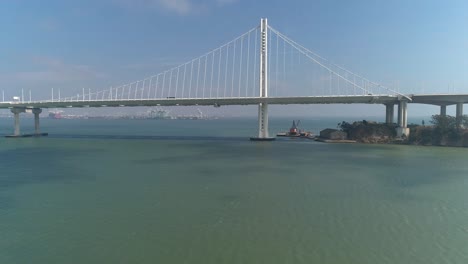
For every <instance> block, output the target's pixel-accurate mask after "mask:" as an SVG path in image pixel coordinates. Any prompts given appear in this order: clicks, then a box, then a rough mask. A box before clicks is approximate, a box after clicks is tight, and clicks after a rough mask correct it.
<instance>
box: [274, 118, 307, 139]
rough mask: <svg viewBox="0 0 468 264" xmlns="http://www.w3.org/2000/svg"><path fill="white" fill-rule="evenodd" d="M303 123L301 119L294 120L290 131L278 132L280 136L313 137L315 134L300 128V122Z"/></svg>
mask: <svg viewBox="0 0 468 264" xmlns="http://www.w3.org/2000/svg"><path fill="white" fill-rule="evenodd" d="M300 123H301V121H300V120H297V121H295V120H293V123H292V126H291V128H290V129H289V131H288V132H282V133H278V134H276V136H278V137H304V138H312V137H313V134H312V133H311V132H308V131H302V130H301V129H299V124H300Z"/></svg>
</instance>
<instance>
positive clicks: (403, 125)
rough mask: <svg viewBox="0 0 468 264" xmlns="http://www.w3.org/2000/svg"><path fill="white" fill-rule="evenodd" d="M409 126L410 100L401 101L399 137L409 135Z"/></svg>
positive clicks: (399, 107) (399, 108)
mask: <svg viewBox="0 0 468 264" xmlns="http://www.w3.org/2000/svg"><path fill="white" fill-rule="evenodd" d="M407 126H408V102H407V101H404V100H402V101H400V102H399V104H398V127H397V137H400V138H401V137H403V135H404V136H405V137H408V136H409V132H410V131H409V128H408V127H407Z"/></svg>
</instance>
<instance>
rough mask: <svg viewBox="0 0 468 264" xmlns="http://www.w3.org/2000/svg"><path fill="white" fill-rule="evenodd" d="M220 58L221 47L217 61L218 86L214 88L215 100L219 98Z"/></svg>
mask: <svg viewBox="0 0 468 264" xmlns="http://www.w3.org/2000/svg"><path fill="white" fill-rule="evenodd" d="M221 57H222V47H221V48H220V49H219V61H218V85H217V86H216V98H218V97H219V81H220V79H221Z"/></svg>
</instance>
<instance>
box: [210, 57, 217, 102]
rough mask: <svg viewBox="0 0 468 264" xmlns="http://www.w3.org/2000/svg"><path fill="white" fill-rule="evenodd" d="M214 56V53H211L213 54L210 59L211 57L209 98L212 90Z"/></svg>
mask: <svg viewBox="0 0 468 264" xmlns="http://www.w3.org/2000/svg"><path fill="white" fill-rule="evenodd" d="M215 54H216V51H213V53H212V54H211V55H212V57H211V82H210V83H211V84H210V97H209V98H211V91H212V90H213V73H214V61H215Z"/></svg>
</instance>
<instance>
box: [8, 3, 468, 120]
mask: <svg viewBox="0 0 468 264" xmlns="http://www.w3.org/2000/svg"><path fill="white" fill-rule="evenodd" d="M261 17H268V19H269V23H270V25H271V26H273V27H275V28H276V29H278V30H280V31H281V32H283V33H285V34H287V35H288V36H290V37H291V38H292V39H294V40H296V41H298V42H300V43H301V44H303V45H304V46H306V47H308V48H310V49H311V50H313V51H315V52H317V53H319V54H321V55H322V56H324V57H326V58H328V59H330V60H331V61H333V62H335V63H337V64H340V65H345V66H346V67H347V68H348V69H351V70H353V71H355V72H357V73H360V74H362V75H364V76H366V77H367V78H369V79H371V80H375V81H377V82H381V83H384V84H395V83H399V88H400V90H401V91H406V92H409V93H413V92H420V91H425V92H432V91H439V92H447V91H454V90H456V91H460V92H461V91H465V92H468V74H467V70H468V48H467V47H468V26H467V25H468V2H467V1H464V0H459V1H457V0H452V1H433V0H425V1H422V0H421V1H417V0H413V1H408V0H392V1H388V0H387V1H377V0H374V1H337V0H336V1H333V0H327V1H325V0H324V1H314V0H304V1H284V0H270V1H246V0H92V1H88V0H80V1H63V0H60V1H51V0H48V1H47V0H41V1H39V0H16V1H14V0H10V1H2V2H1V3H0V32H1V33H2V38H1V41H0V58H1V59H0V89H1V90H5V93H6V96H8V97H11V96H13V95H15V94H17V93H18V91H19V90H20V89H21V88H23V89H24V90H25V91H29V90H32V93H33V97H34V96H40V95H42V96H44V95H46V94H47V95H48V94H50V88H52V87H55V88H56V89H58V88H60V89H61V91H62V94H67V92H69V93H70V94H76V91H79V90H81V88H82V87H87V88H91V89H93V90H94V89H98V88H101V87H102V88H105V87H109V86H111V85H118V84H122V83H126V82H129V81H133V80H137V79H141V78H142V77H146V76H149V75H153V74H155V73H159V72H161V71H163V70H166V69H168V68H169V67H172V66H175V65H178V64H181V63H184V62H186V61H188V60H189V59H191V58H194V57H197V56H199V55H201V54H203V53H205V52H206V51H208V50H211V49H212V48H216V47H218V46H220V45H221V44H224V43H225V42H226V41H229V40H231V39H233V38H234V37H236V36H238V35H240V34H242V33H244V32H245V31H247V30H248V29H250V28H252V27H254V26H255V25H257V24H258V23H259V20H260V18H261ZM412 108H413V109H414V112H416V113H418V114H425V112H424V111H426V109H427V108H424V107H422V108H420V107H419V108H418V107H414V106H410V111H411V110H412ZM249 109H251V108H249ZM281 109H282V108H281ZM286 109H287V108H286ZM290 109H292V112H294V111H303V110H304V108H303V107H292V108H290ZM307 109H308V110H307V111H312V112H316V113H320V114H321V115H323V113H324V112H330V111H331V112H334V113H335V114H334V115H339V112H340V111H346V112H348V114H349V113H352V114H357V115H359V114H366V113H367V114H368V113H369V110H368V109H376V110H377V109H381V110H382V111H383V107H380V106H378V107H377V106H374V107H371V108H368V107H366V106H336V107H330V106H326V107H320V106H311V107H308V108H307ZM430 109H433V108H430ZM248 111H250V110H248ZM278 111H279V112H282V111H283V110H278ZM449 112H450V110H449ZM253 114H255V111H253ZM382 115H383V112H382Z"/></svg>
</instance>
